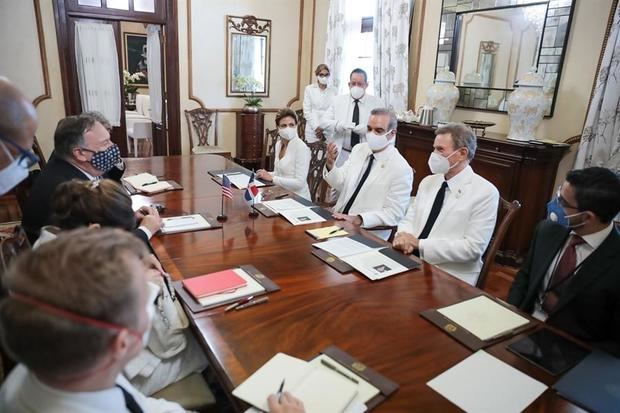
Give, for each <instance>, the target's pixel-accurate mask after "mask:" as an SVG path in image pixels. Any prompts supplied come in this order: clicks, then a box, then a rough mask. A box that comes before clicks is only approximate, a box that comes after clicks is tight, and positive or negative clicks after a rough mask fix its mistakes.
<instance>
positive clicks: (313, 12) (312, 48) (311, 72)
mask: <svg viewBox="0 0 620 413" xmlns="http://www.w3.org/2000/svg"><path fill="white" fill-rule="evenodd" d="M315 24H316V0H312V23H311V25H310V29H311V30H312V31H311V36H312V37H310V64H309V66H310V76H309V77H308V83H312V75H314V67H313V64H312V63H313V62H314V31H315V27H314V25H315ZM321 60H322V59H321Z"/></svg>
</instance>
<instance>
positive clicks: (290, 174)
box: [256, 109, 311, 200]
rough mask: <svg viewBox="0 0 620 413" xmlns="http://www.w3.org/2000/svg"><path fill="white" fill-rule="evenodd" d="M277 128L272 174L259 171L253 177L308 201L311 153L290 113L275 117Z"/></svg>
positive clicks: (280, 112)
mask: <svg viewBox="0 0 620 413" xmlns="http://www.w3.org/2000/svg"><path fill="white" fill-rule="evenodd" d="M276 125H277V127H278V141H277V142H276V148H275V162H274V169H273V172H268V171H266V170H264V169H259V170H258V172H257V173H256V176H257V177H258V178H260V179H262V180H264V181H271V182H273V183H274V184H276V185H278V186H281V187H282V188H284V189H286V190H288V191H291V192H293V193H295V194H297V195H299V196H301V197H303V198H305V199H308V200H310V199H311V197H310V190H309V189H308V169H309V168H310V149H309V148H308V146H307V145H306V144H305V142H304V141H302V140H301V139H300V138H299V135H298V134H297V115H296V114H295V112H293V111H292V110H291V109H282V110H280V111H279V112H278V114H277V115H276Z"/></svg>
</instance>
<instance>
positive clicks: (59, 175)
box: [22, 112, 161, 242]
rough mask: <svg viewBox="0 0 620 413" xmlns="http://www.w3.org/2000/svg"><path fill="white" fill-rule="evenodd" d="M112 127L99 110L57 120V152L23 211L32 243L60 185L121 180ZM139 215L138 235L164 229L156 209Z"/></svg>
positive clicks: (55, 150)
mask: <svg viewBox="0 0 620 413" xmlns="http://www.w3.org/2000/svg"><path fill="white" fill-rule="evenodd" d="M109 128H110V125H109V123H108V122H107V120H105V118H104V117H103V116H102V115H101V114H99V113H96V112H85V113H82V114H81V115H79V116H69V117H68V118H65V119H63V120H61V121H60V122H59V123H58V126H57V127H56V131H55V133H54V152H53V153H52V156H51V157H50V159H49V161H48V164H47V166H46V167H45V169H44V170H43V171H42V172H41V174H40V175H39V176H38V177H37V179H36V181H35V183H34V186H33V187H32V191H31V195H30V199H28V202H27V204H26V207H25V208H24V211H23V219H22V225H23V226H24V229H25V230H26V233H27V234H28V238H29V239H30V241H31V242H34V241H35V240H36V239H37V238H38V236H39V232H40V230H41V227H43V226H45V225H48V224H49V218H50V210H49V205H50V199H51V196H52V194H53V193H54V190H55V189H56V187H57V186H58V185H60V184H61V183H63V182H66V181H70V180H71V179H80V180H90V181H95V180H98V179H100V178H109V179H113V180H116V181H120V179H121V177H122V176H123V173H124V169H125V165H124V164H123V161H122V159H121V157H120V150H119V148H118V146H117V145H116V144H114V143H113V142H112V141H111V140H110V132H109V130H108V129H109ZM139 218H141V221H140V227H139V229H138V231H136V235H138V236H139V237H140V238H142V239H143V240H144V241H148V239H149V238H150V237H151V236H152V235H153V234H154V233H155V232H157V231H158V230H159V229H160V228H161V218H160V217H159V214H158V213H157V211H156V210H155V209H154V208H149V210H148V213H147V214H146V215H145V216H140V217H139Z"/></svg>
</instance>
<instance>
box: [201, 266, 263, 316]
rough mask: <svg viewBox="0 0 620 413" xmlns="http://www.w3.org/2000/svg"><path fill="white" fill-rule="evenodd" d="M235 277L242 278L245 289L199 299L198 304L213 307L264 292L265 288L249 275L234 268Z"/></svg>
mask: <svg viewBox="0 0 620 413" xmlns="http://www.w3.org/2000/svg"><path fill="white" fill-rule="evenodd" d="M233 271H234V272H235V273H237V275H238V276H239V277H241V278H243V279H244V280H245V282H246V285H245V287H241V288H237V289H236V290H234V291H231V292H227V293H220V294H214V295H210V296H208V297H204V298H201V299H200V300H198V302H199V303H200V304H201V305H202V306H203V307H207V306H214V305H217V304H219V303H225V302H229V301H231V300H236V299H240V298H242V297H248V296H250V295H257V294H261V293H263V292H264V291H265V287H263V286H262V285H260V284H259V283H258V281H256V280H255V279H254V278H253V277H252V276H251V275H250V274H248V273H247V272H245V271H243V270H242V269H241V268H235V269H234V270H233Z"/></svg>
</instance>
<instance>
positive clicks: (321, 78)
mask: <svg viewBox="0 0 620 413" xmlns="http://www.w3.org/2000/svg"><path fill="white" fill-rule="evenodd" d="M316 80H318V81H319V83H320V84H322V85H326V84H327V82H328V81H329V76H318V77H317V78H316Z"/></svg>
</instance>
